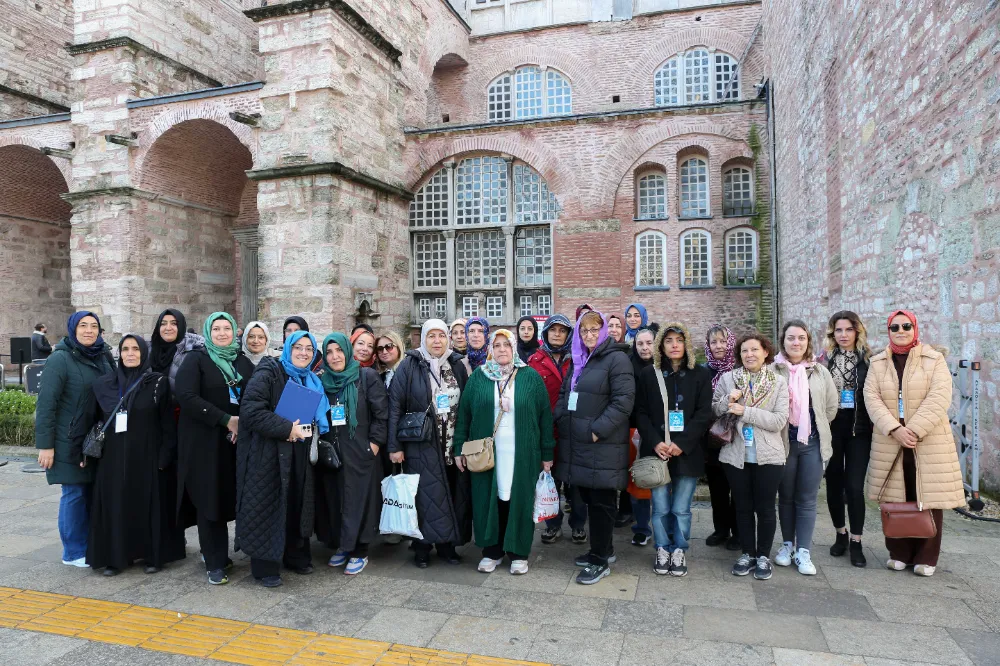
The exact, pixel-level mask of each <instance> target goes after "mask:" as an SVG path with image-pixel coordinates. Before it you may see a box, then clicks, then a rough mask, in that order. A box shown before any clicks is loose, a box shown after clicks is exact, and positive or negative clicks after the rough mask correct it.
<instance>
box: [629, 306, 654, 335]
mask: <svg viewBox="0 0 1000 666" xmlns="http://www.w3.org/2000/svg"><path fill="white" fill-rule="evenodd" d="M648 323H649V315H648V314H646V306H644V305H643V304H642V303H629V306H628V307H627V308H625V342H627V343H629V344H632V343H633V342H634V341H635V336H636V334H637V333H638V332H639V330H640V329H643V328H645V327H646V325H647V324H648Z"/></svg>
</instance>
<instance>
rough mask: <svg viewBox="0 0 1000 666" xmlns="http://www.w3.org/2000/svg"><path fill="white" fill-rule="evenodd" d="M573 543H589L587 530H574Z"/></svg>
mask: <svg viewBox="0 0 1000 666" xmlns="http://www.w3.org/2000/svg"><path fill="white" fill-rule="evenodd" d="M573 543H587V530H573Z"/></svg>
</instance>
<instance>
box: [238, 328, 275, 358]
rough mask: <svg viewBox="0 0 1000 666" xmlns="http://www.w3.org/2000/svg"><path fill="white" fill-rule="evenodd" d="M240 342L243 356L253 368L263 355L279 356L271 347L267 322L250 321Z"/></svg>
mask: <svg viewBox="0 0 1000 666" xmlns="http://www.w3.org/2000/svg"><path fill="white" fill-rule="evenodd" d="M240 342H241V343H242V348H241V351H242V353H243V356H245V357H247V359H249V360H250V362H251V363H253V365H254V367H255V368H256V367H257V366H258V365H259V364H260V360H261V359H262V358H264V357H265V356H279V354H278V352H276V351H274V350H273V349H271V332H270V331H269V330H267V324H265V323H264V322H262V321H252V322H250V323H249V324H247V327H246V329H245V330H244V331H243V337H242V338H241V340H240Z"/></svg>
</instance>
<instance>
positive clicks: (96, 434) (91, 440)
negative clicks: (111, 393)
mask: <svg viewBox="0 0 1000 666" xmlns="http://www.w3.org/2000/svg"><path fill="white" fill-rule="evenodd" d="M134 388H135V386H133V387H132V388H131V389H129V390H128V391H127V392H126V393H125V395H123V396H122V397H121V398H120V399H119V400H118V404H117V405H115V408H114V409H113V410H111V418H110V419H108V420H107V421H101V420H98V421H97V423H95V424H94V425H93V426H92V427H91V428H90V431H89V432H88V433H87V436H86V437H84V438H83V455H84V456H86V457H88V458H100V457H101V456H102V455H103V454H104V435H105V433H107V432H108V426H109V425H111V421H113V420H114V418H115V414H117V413H118V410H119V409H121V407H122V403H124V402H125V398H127V397H128V394H129V393H131V392H132V390H133V389H134Z"/></svg>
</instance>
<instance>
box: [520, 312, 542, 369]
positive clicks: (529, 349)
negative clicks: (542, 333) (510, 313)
mask: <svg viewBox="0 0 1000 666" xmlns="http://www.w3.org/2000/svg"><path fill="white" fill-rule="evenodd" d="M522 321H527V322H531V331H532V333H531V340H529V341H528V342H525V341H524V340H522V339H521V322H522ZM514 334H515V335H516V336H517V355H518V356H520V357H521V360H522V361H524V362H525V363H527V362H528V359H529V358H531V355H532V354H534V353H535V352H536V351H538V345H539V344H540V343H539V342H538V322H537V321H535V320H534V318H533V317H531V315H525V316H523V317H521V318H520V319H518V320H517V328H516V329H515V331H514Z"/></svg>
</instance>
